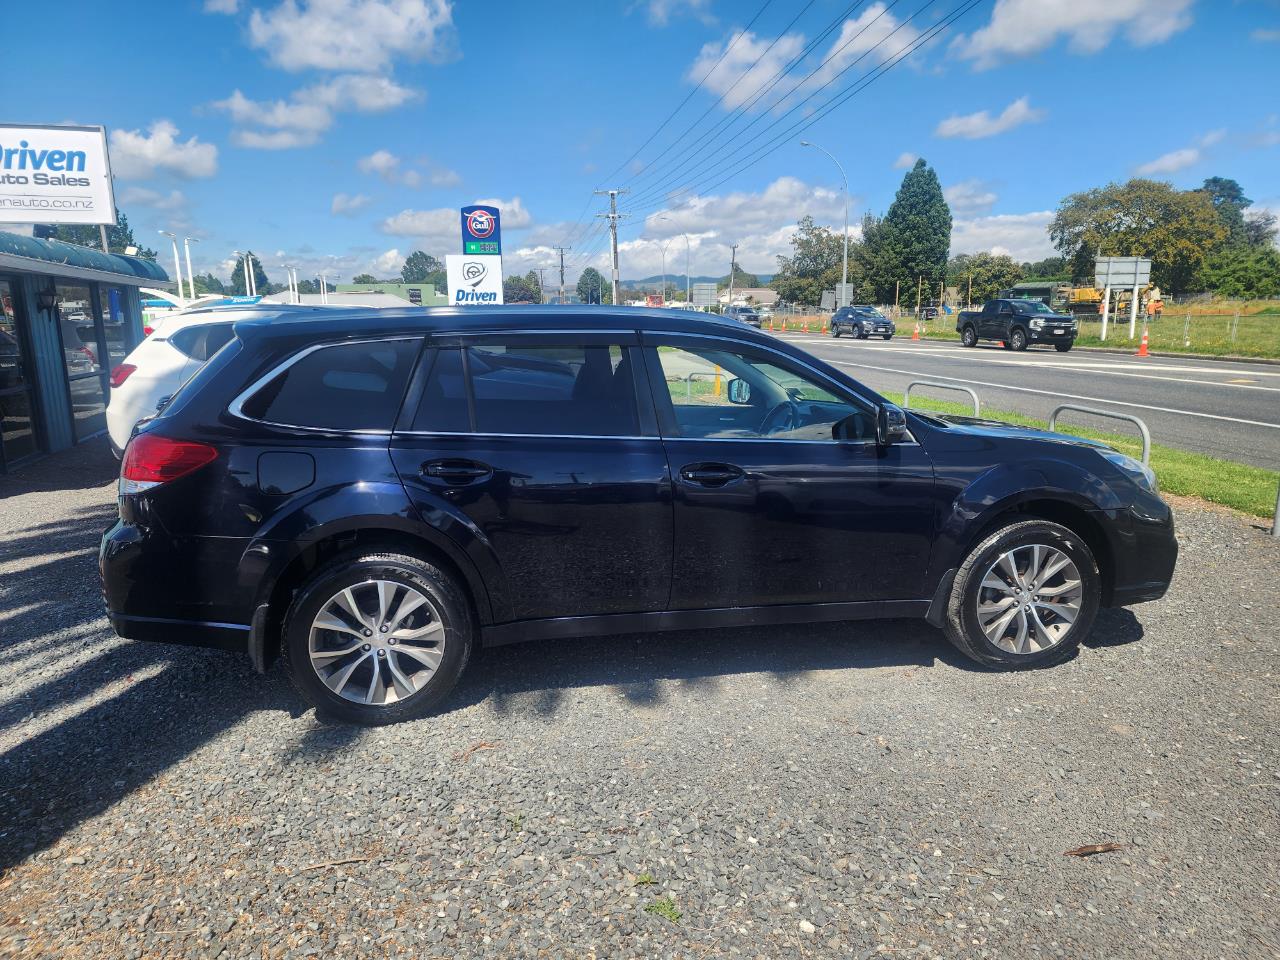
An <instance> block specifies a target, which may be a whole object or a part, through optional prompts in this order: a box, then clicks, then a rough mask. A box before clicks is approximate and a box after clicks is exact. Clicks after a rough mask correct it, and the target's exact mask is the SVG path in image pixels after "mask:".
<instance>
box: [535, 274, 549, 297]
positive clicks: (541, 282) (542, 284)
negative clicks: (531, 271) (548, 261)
mask: <svg viewBox="0 0 1280 960" xmlns="http://www.w3.org/2000/svg"><path fill="white" fill-rule="evenodd" d="M536 269H537V271H538V302H539V303H546V302H547V298H546V295H545V294H544V293H543V292H542V291H543V290H545V289H547V278H546V277H545V276H543V274H544V272H545V271H546V269H547V268H546V267H538V268H536Z"/></svg>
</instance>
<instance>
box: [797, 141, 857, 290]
mask: <svg viewBox="0 0 1280 960" xmlns="http://www.w3.org/2000/svg"><path fill="white" fill-rule="evenodd" d="M800 146H802V147H813V148H814V149H815V150H822V152H823V153H825V154H826V155H827V156H828V157H830V158H831V162H832V163H834V164H835V165H836V169H837V170H839V171H840V179H841V180H842V181H843V182H844V267H843V268H842V269H841V271H840V296H838V297H836V306H839V307H847V306H848V304H847V303H845V298H846V297H847V296H848V295H849V178H848V177H846V176H845V175H844V167H842V166H841V165H840V161H839V160H837V159H836V158H835V156H833V155H832V153H831V152H830V151H829V150H824V149H823V148H822V147H820V146H818V145H817V144H816V143H810V142H809V141H808V140H801V141H800Z"/></svg>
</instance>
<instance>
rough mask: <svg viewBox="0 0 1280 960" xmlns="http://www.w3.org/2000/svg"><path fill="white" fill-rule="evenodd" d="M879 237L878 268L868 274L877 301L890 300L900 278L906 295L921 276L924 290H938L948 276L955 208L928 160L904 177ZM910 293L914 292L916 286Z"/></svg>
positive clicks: (886, 301)
mask: <svg viewBox="0 0 1280 960" xmlns="http://www.w3.org/2000/svg"><path fill="white" fill-rule="evenodd" d="M875 242H876V244H877V246H878V248H879V249H877V250H876V257H875V260H876V263H877V269H878V272H877V273H876V274H874V275H873V276H871V277H869V279H870V280H871V283H872V286H873V287H874V289H875V293H876V298H875V299H876V301H877V302H879V303H888V302H890V301H891V300H892V299H893V291H894V286H895V284H896V282H898V281H901V283H902V287H903V290H904V293H903V297H904V298H905V297H906V293H905V291H906V290H907V289H908V288H909V287H910V288H914V287H915V285H916V284H917V282H918V280H920V279H923V281H924V289H925V290H937V289H938V284H939V283H940V282H941V281H942V280H944V279H945V278H946V275H947V254H948V253H950V252H951V208H950V207H949V206H947V201H946V200H945V199H944V198H943V196H942V184H941V183H939V182H938V175H937V173H935V172H934V171H933V169H932V168H930V166H929V164H928V163H926V162H925V161H924V160H917V161H916V165H915V166H914V167H912V168H911V169H910V170H909V171H907V175H906V176H905V177H903V178H902V186H900V187H899V188H898V193H897V196H895V197H894V198H893V203H892V204H890V205H889V212H888V213H887V214H885V217H884V222H883V224H882V229H881V230H880V231H879V232H878V235H877V237H876V241H875ZM911 296H912V297H914V296H915V293H914V289H912V293H911ZM907 302H908V303H910V302H913V301H911V300H908V301H907Z"/></svg>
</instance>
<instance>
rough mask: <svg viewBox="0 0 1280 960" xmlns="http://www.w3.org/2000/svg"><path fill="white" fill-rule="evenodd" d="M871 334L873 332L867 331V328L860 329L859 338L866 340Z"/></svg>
mask: <svg viewBox="0 0 1280 960" xmlns="http://www.w3.org/2000/svg"><path fill="white" fill-rule="evenodd" d="M870 336H871V334H869V333H867V331H865V330H859V331H858V339H859V340H866V339H867V338H869V337H870Z"/></svg>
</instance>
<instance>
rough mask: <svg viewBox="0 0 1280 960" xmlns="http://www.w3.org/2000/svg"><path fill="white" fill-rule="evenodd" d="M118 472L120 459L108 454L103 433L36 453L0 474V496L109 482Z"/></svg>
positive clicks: (108, 449) (70, 488)
mask: <svg viewBox="0 0 1280 960" xmlns="http://www.w3.org/2000/svg"><path fill="white" fill-rule="evenodd" d="M119 475H120V461H118V460H117V459H116V458H115V457H113V456H112V455H111V446H110V444H109V443H108V441H107V438H106V437H105V436H101V437H95V438H94V439H92V440H89V441H86V442H85V443H82V444H80V445H79V446H76V447H73V448H72V449H70V450H64V451H61V452H59V453H56V454H51V455H49V456H42V457H38V458H37V459H35V460H33V461H31V462H30V463H24V464H21V465H20V466H18V467H15V468H13V469H12V470H10V472H9V473H6V474H0V500H5V499H7V498H9V497H14V496H17V495H19V494H23V493H31V492H33V491H36V490H40V491H46V492H53V491H57V490H83V489H86V488H88V487H100V486H102V485H103V484H106V483H110V482H111V481H112V480H114V479H116V477H118V476H119Z"/></svg>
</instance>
